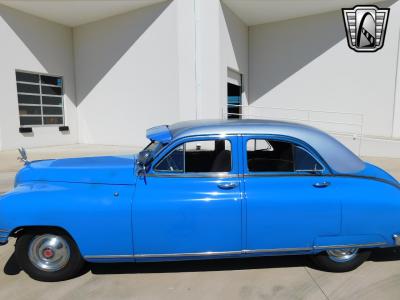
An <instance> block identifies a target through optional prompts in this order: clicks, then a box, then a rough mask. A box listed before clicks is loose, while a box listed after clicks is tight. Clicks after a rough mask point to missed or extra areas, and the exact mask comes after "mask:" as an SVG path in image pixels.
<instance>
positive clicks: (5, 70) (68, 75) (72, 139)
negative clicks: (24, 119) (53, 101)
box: [0, 5, 78, 150]
mask: <svg viewBox="0 0 400 300" xmlns="http://www.w3.org/2000/svg"><path fill="white" fill-rule="evenodd" d="M0 37H1V40H2V43H1V56H0V92H1V107H0V130H1V142H0V145H1V149H3V150H4V149H15V148H17V147H20V146H24V147H43V146H50V145H63V144H71V143H76V142H77V141H78V126H77V112H76V105H75V82H74V67H73V51H72V30H71V29H70V28H68V27H65V26H62V25H58V24H55V23H52V22H48V21H46V20H43V19H40V18H37V17H33V16H31V15H28V14H25V13H21V12H19V11H17V10H14V9H11V8H8V7H6V6H4V5H0ZM16 69H19V70H25V71H32V72H39V73H49V74H51V75H62V76H63V78H64V93H65V95H64V109H65V121H66V125H68V126H69V127H70V132H69V133H61V132H60V131H59V130H58V127H34V128H33V133H32V134H21V133H19V131H18V129H19V127H20V124H19V111H18V101H17V88H16V79H15V70H16Z"/></svg>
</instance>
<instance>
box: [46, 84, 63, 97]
mask: <svg viewBox="0 0 400 300" xmlns="http://www.w3.org/2000/svg"><path fill="white" fill-rule="evenodd" d="M61 91H62V89H61V88H59V87H55V86H43V85H42V94H46V95H61Z"/></svg>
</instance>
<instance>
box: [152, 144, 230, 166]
mask: <svg viewBox="0 0 400 300" xmlns="http://www.w3.org/2000/svg"><path fill="white" fill-rule="evenodd" d="M231 165H232V150H231V143H230V142H229V141H228V140H206V141H195V142H188V143H185V144H183V145H180V146H178V147H177V148H175V149H174V150H173V151H172V152H170V153H169V154H167V155H166V156H165V158H163V159H162V160H161V161H160V162H159V163H158V164H157V165H156V166H155V168H154V170H155V171H160V172H180V173H183V172H185V173H204V172H230V171H231V170H232V166H231Z"/></svg>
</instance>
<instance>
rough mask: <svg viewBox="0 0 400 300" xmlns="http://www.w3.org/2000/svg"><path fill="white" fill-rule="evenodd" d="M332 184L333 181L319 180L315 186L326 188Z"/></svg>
mask: <svg viewBox="0 0 400 300" xmlns="http://www.w3.org/2000/svg"><path fill="white" fill-rule="evenodd" d="M330 185H331V183H330V182H328V181H323V182H317V183H314V184H313V186H314V187H316V188H325V187H328V186H330Z"/></svg>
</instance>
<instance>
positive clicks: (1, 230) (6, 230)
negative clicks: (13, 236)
mask: <svg viewBox="0 0 400 300" xmlns="http://www.w3.org/2000/svg"><path fill="white" fill-rule="evenodd" d="M10 231H11V230H8V229H0V232H6V233H9V232H10Z"/></svg>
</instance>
